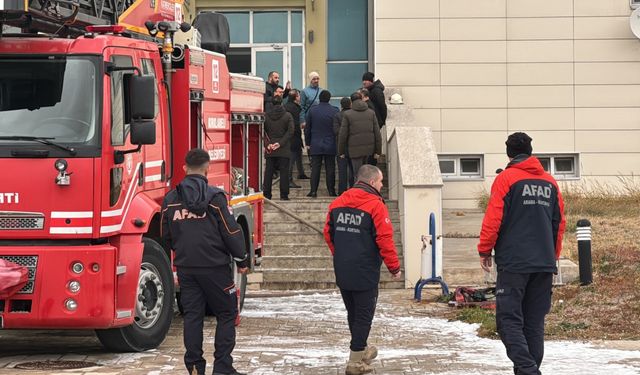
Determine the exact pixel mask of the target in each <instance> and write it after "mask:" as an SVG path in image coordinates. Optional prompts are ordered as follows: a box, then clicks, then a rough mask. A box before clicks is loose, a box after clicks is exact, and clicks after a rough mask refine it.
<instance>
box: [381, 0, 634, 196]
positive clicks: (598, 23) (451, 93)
mask: <svg viewBox="0 0 640 375" xmlns="http://www.w3.org/2000/svg"><path fill="white" fill-rule="evenodd" d="M630 13H631V9H630V8H629V1H628V0H579V1H574V0H539V1H537V2H531V1H524V0H483V1H481V2H478V1H471V0H403V5H402V6H398V2H397V1H393V0H377V1H376V2H375V41H376V43H375V71H376V75H377V77H378V78H380V79H382V81H383V82H384V83H385V84H386V85H387V86H388V87H391V88H400V89H401V90H402V94H403V97H404V101H405V103H407V104H409V105H410V106H411V107H413V109H414V115H415V118H416V124H419V125H425V124H426V125H429V126H430V127H431V128H432V131H433V134H434V138H435V142H436V147H437V149H438V152H440V153H454V154H455V153H459V154H481V155H483V158H484V178H482V179H477V180H472V181H470V180H467V181H446V182H445V188H444V191H443V196H444V199H445V203H444V204H445V207H473V206H475V202H476V196H477V195H478V194H479V193H480V192H482V191H485V190H488V188H489V186H490V184H491V182H492V181H493V178H494V177H495V172H494V171H495V170H496V169H497V168H503V167H504V165H505V164H506V163H507V161H508V160H507V157H506V155H505V146H504V141H505V139H506V137H507V135H508V134H510V133H512V132H515V131H525V132H527V133H528V134H529V135H531V137H532V138H533V147H534V152H539V153H577V154H578V155H579V166H578V167H579V170H580V178H579V180H568V181H567V182H566V183H567V184H578V185H581V186H589V185H595V184H598V183H606V184H611V185H618V186H619V184H620V182H619V181H620V178H619V177H623V178H625V177H626V178H633V176H638V175H639V174H640V41H639V40H638V39H636V38H635V37H634V35H633V34H632V33H631V30H630V28H629V15H630Z"/></svg>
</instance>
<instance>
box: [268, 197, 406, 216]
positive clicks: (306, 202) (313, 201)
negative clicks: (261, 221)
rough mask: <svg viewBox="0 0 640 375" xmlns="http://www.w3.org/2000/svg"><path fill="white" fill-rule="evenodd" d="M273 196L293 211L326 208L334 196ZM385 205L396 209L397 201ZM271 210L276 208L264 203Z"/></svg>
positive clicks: (276, 200) (280, 203) (387, 202)
mask: <svg viewBox="0 0 640 375" xmlns="http://www.w3.org/2000/svg"><path fill="white" fill-rule="evenodd" d="M273 197H274V198H275V199H274V201H275V203H276V204H279V205H281V206H283V207H284V208H286V209H289V210H291V211H293V212H297V211H299V210H302V211H305V210H318V211H320V210H325V212H326V210H328V208H329V205H330V204H331V202H333V200H334V199H335V198H333V197H318V198H308V197H305V198H304V199H292V200H289V201H282V200H279V199H278V197H279V195H277V194H275V193H273ZM385 203H386V205H387V209H388V210H389V211H392V210H398V201H386V202H385ZM273 210H278V209H277V208H275V207H271V206H269V205H268V204H267V205H266V210H265V211H267V212H269V211H273Z"/></svg>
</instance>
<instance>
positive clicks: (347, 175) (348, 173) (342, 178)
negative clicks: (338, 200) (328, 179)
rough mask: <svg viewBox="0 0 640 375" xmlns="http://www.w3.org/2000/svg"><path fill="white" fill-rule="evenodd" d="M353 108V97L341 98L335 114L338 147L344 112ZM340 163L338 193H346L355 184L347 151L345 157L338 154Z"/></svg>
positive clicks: (334, 126) (334, 130)
mask: <svg viewBox="0 0 640 375" xmlns="http://www.w3.org/2000/svg"><path fill="white" fill-rule="evenodd" d="M350 109H351V98H350V97H348V96H345V97H344V98H342V99H340V112H338V113H336V115H335V116H333V132H334V133H335V135H336V147H337V144H338V135H339V134H340V126H342V114H343V113H344V112H345V111H348V110H350ZM336 163H337V164H338V195H340V194H342V193H344V192H345V191H346V190H347V189H348V188H350V187H351V186H353V183H354V173H353V166H352V165H351V159H349V154H348V153H347V154H346V155H345V157H344V158H341V157H340V156H338V157H337V158H336Z"/></svg>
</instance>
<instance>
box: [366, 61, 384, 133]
mask: <svg viewBox="0 0 640 375" xmlns="http://www.w3.org/2000/svg"><path fill="white" fill-rule="evenodd" d="M374 80H375V76H374V75H373V73H371V72H366V73H365V74H363V75H362V86H363V87H364V88H365V89H367V90H369V98H370V100H371V103H372V104H373V108H374V110H375V112H376V119H377V120H378V125H379V126H380V127H383V126H384V125H385V123H386V122H387V102H386V101H385V100H384V85H383V84H382V82H380V80H376V81H374Z"/></svg>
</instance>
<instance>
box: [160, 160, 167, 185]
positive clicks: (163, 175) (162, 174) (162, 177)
mask: <svg viewBox="0 0 640 375" xmlns="http://www.w3.org/2000/svg"><path fill="white" fill-rule="evenodd" d="M166 180H167V171H166V164H165V162H164V160H163V161H162V165H160V181H162V182H164V181H166Z"/></svg>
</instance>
